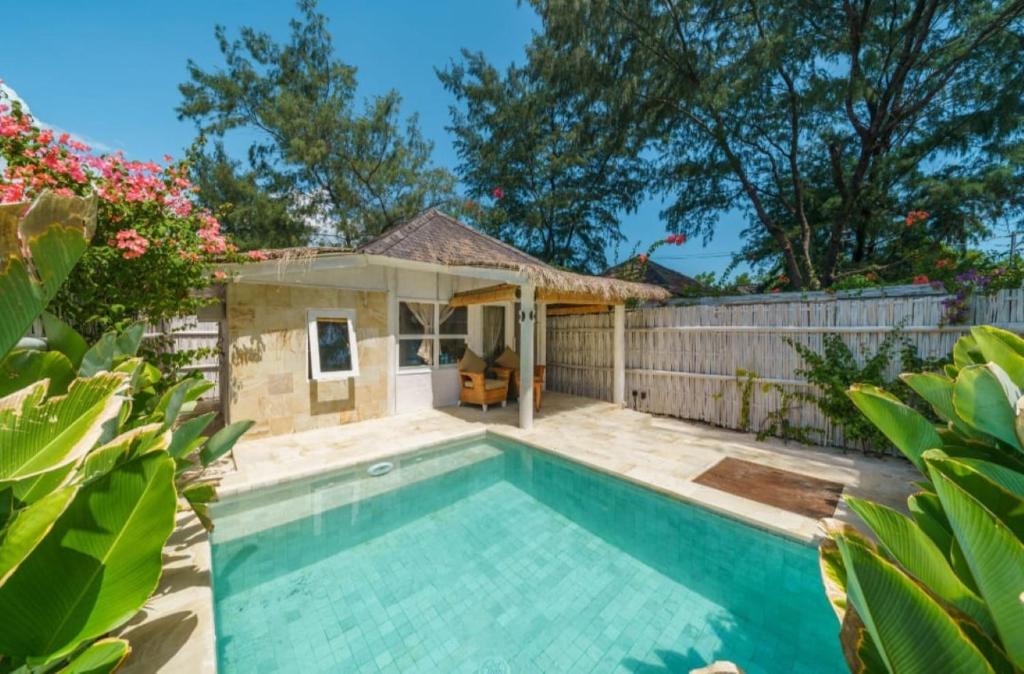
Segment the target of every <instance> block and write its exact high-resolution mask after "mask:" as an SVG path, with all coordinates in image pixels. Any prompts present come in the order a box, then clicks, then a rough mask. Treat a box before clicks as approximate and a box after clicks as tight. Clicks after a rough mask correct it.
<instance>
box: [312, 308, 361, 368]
mask: <svg viewBox="0 0 1024 674" xmlns="http://www.w3.org/2000/svg"><path fill="white" fill-rule="evenodd" d="M316 341H317V351H319V353H320V371H321V372H344V371H346V370H351V369H352V345H351V344H349V333H348V319H346V318H318V319H316Z"/></svg>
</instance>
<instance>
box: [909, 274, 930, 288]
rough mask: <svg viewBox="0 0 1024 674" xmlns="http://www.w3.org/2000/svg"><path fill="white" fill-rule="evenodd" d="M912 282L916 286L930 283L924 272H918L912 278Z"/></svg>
mask: <svg viewBox="0 0 1024 674" xmlns="http://www.w3.org/2000/svg"><path fill="white" fill-rule="evenodd" d="M912 282H913V284H914V285H916V286H923V285H928V284H929V283H931V279H929V278H928V276H927V275H925V274H918V275H917V276H915V277H914V278H913V279H912Z"/></svg>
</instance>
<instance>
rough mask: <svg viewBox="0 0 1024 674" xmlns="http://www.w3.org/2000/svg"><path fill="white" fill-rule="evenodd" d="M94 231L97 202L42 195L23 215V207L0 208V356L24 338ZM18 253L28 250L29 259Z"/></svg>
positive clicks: (18, 204) (20, 205) (13, 205)
mask: <svg viewBox="0 0 1024 674" xmlns="http://www.w3.org/2000/svg"><path fill="white" fill-rule="evenodd" d="M95 227H96V200H95V199H89V200H87V199H62V198H59V197H57V196H54V195H53V194H50V193H44V194H43V195H42V196H41V197H40V198H39V199H37V200H36V201H35V202H34V203H33V204H32V205H31V206H30V207H29V208H28V211H27V212H26V211H25V205H24V204H21V203H14V204H2V205H0V231H2V232H5V237H6V236H7V235H6V233H7V232H11V233H13V234H14V236H12V237H10V238H4V239H3V240H0V246H2V247H0V255H2V256H3V259H2V260H0V315H2V316H3V320H2V321H0V353H6V352H7V351H8V350H10V348H11V347H12V346H14V345H15V344H16V343H17V341H18V340H19V339H21V337H22V336H23V335H24V334H25V332H26V331H27V330H28V328H29V326H30V325H32V321H34V320H35V319H36V318H37V317H38V316H39V314H40V313H41V312H42V310H43V309H44V308H45V307H46V305H47V304H48V303H49V302H50V300H51V299H53V297H54V295H56V294H57V292H58V290H59V288H60V283H59V282H55V280H56V279H64V278H66V277H67V275H68V274H69V273H70V272H71V268H72V267H73V266H74V265H75V262H77V260H78V258H79V257H81V255H82V253H83V252H85V249H86V247H87V246H88V244H89V240H90V239H91V238H92V235H93V231H94V229H95ZM19 248H27V249H28V251H29V260H34V261H35V263H34V264H33V265H30V264H28V263H27V262H28V261H27V260H26V259H24V258H23V257H22V255H21V251H20V250H18V249H19Z"/></svg>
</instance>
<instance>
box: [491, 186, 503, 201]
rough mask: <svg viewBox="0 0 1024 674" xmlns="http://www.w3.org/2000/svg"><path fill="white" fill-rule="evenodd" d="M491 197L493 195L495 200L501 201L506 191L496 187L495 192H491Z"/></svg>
mask: <svg viewBox="0 0 1024 674" xmlns="http://www.w3.org/2000/svg"><path fill="white" fill-rule="evenodd" d="M491 195H493V196H494V198H495V199H501V198H503V197H504V196H505V190H503V189H501V188H500V187H495V188H494V191H493V192H491Z"/></svg>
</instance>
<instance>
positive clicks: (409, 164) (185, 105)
mask: <svg viewBox="0 0 1024 674" xmlns="http://www.w3.org/2000/svg"><path fill="white" fill-rule="evenodd" d="M298 8H299V13H300V18H299V19H294V20H292V21H291V23H290V26H291V36H290V39H289V40H288V42H287V43H285V44H278V43H276V42H275V41H274V40H273V39H272V38H271V37H270V36H269V35H268V34H266V33H262V32H258V31H256V30H254V29H252V28H242V29H241V31H240V38H239V39H236V40H234V41H229V40H228V38H227V35H226V32H225V29H224V27H223V26H218V27H217V28H216V31H215V34H216V38H217V42H218V44H219V46H220V51H221V54H222V55H223V57H224V65H223V67H221V68H217V69H213V70H204V69H203V68H201V67H199V65H198V64H196V63H195V62H193V61H189V63H188V73H189V81H187V82H185V83H184V84H182V85H181V86H180V89H181V93H182V96H183V101H182V103H181V105H180V106H179V108H178V115H179V117H180V118H182V119H190V120H192V121H194V122H195V124H196V126H197V128H198V130H199V132H200V133H201V134H203V135H205V136H210V137H213V138H216V139H219V138H221V137H223V136H224V135H225V134H227V133H228V132H230V131H235V130H244V131H246V132H247V134H254V135H255V136H256V140H255V141H253V143H252V144H251V145H250V147H249V151H248V161H249V164H250V171H251V176H252V177H253V178H254V180H255V184H256V185H258V186H259V187H260V188H261V189H263V190H264V191H266V192H268V193H270V194H271V195H272V196H274V197H275V198H278V199H280V200H286V201H287V203H289V204H290V208H292V209H297V211H296V215H297V216H299V217H305V218H307V219H312V220H314V221H320V222H323V221H326V222H330V223H331V224H332V225H333V227H334V229H335V230H336V233H337V235H338V236H339V237H340V238H341V240H342V242H343V243H345V244H348V245H352V244H357V243H359V242H360V241H362V240H365V239H366V238H368V237H371V236H374V235H376V234H377V233H379V232H381V231H382V230H384V229H386V228H387V227H390V226H392V225H394V224H396V223H397V222H400V221H402V220H404V219H406V218H409V217H411V216H412V215H414V214H415V213H417V212H418V211H420V210H423V209H424V208H427V207H429V206H435V205H443V204H444V203H446V202H448V201H449V200H451V199H452V196H453V190H454V186H455V179H454V177H453V176H452V175H451V174H450V173H449V172H448V171H446V170H444V169H442V168H437V167H434V166H432V165H431V159H430V154H431V151H432V149H433V146H432V144H431V143H430V142H429V141H427V140H426V139H424V138H423V135H422V134H421V133H420V131H419V128H418V126H417V120H416V117H415V116H412V117H410V118H408V119H407V120H406V121H405V122H404V124H403V122H402V121H401V119H400V117H399V107H400V103H401V98H400V97H399V95H398V94H397V92H395V91H391V92H389V93H387V94H385V95H383V96H378V97H375V98H373V99H372V100H370V101H369V102H368V103H367V104H366V107H365V109H364V110H362V111H357V110H355V106H354V99H355V93H356V69H355V68H354V67H353V66H350V65H347V64H345V63H342V62H341V61H340V60H338V59H337V58H336V57H335V54H334V47H333V44H332V41H331V35H330V33H329V32H328V30H327V18H326V17H325V16H324V15H323V14H320V13H319V12H318V11H317V6H316V2H315V0H299V2H298ZM213 159H214V160H216V158H213ZM211 192H213V193H215V191H211Z"/></svg>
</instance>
